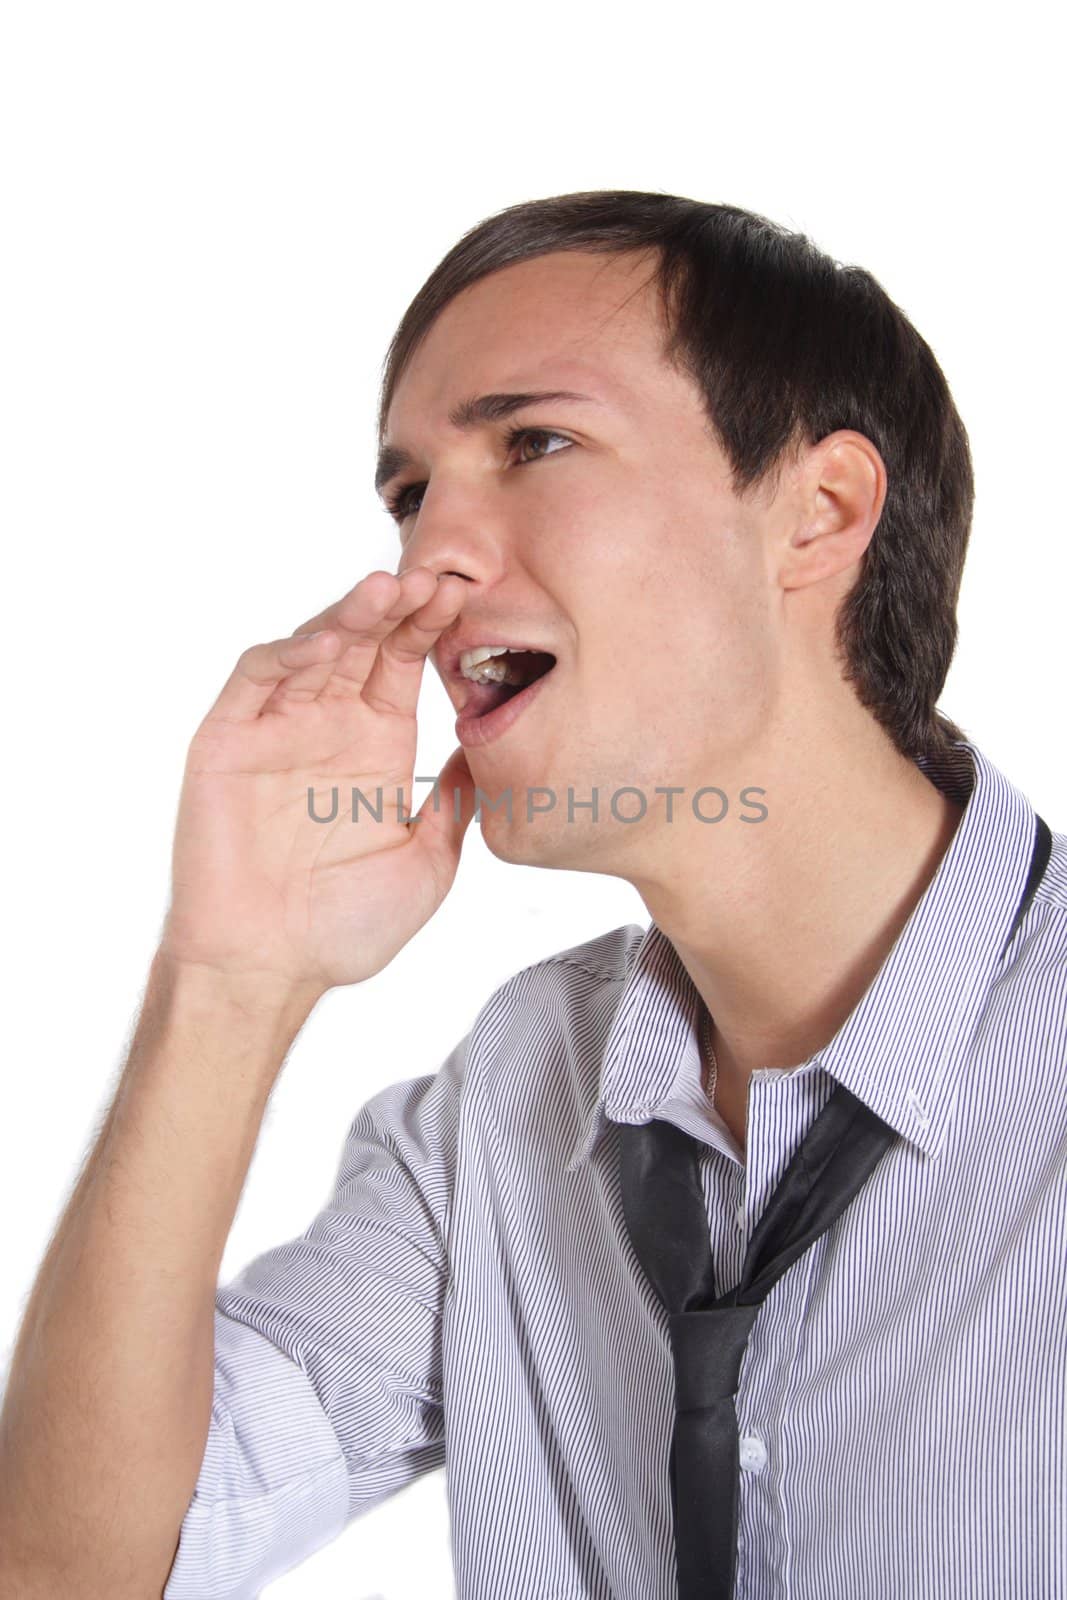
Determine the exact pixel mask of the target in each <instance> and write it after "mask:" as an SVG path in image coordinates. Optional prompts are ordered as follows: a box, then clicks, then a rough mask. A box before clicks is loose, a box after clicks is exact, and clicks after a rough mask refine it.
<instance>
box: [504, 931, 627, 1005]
mask: <svg viewBox="0 0 1067 1600" xmlns="http://www.w3.org/2000/svg"><path fill="white" fill-rule="evenodd" d="M647 931H648V930H647V929H645V928H642V927H640V926H639V925H638V924H637V923H635V922H627V923H622V924H621V925H620V926H619V927H617V928H609V929H608V930H607V931H606V932H604V933H598V934H596V935H595V937H593V938H592V939H586V940H585V941H584V942H583V943H582V944H572V945H568V946H567V948H566V949H564V950H555V951H553V953H552V954H551V955H548V956H541V957H540V958H539V959H538V960H537V961H531V962H530V964H529V965H528V966H525V967H521V968H520V969H519V970H518V971H517V972H513V973H512V975H511V977H510V978H507V979H505V981H504V982H503V983H502V984H500V985H498V987H497V988H496V989H495V990H494V991H493V994H492V995H491V997H490V1000H489V1002H488V1004H490V1005H491V1004H493V1003H494V1002H495V1001H497V1000H510V999H513V998H516V997H518V996H526V995H528V994H530V993H549V992H550V993H552V994H557V995H560V994H562V995H565V994H568V993H576V994H584V993H587V992H588V990H589V987H590V984H593V985H602V984H605V983H606V984H618V985H621V984H623V983H625V982H626V979H627V977H628V976H629V973H630V970H631V968H632V966H633V961H634V957H635V956H636V954H637V950H638V948H639V946H640V944H641V941H642V940H643V939H644V938H645V935H646V933H647Z"/></svg>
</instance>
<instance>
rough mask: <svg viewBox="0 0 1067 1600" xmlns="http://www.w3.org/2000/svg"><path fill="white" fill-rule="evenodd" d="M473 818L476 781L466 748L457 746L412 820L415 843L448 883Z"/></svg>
mask: <svg viewBox="0 0 1067 1600" xmlns="http://www.w3.org/2000/svg"><path fill="white" fill-rule="evenodd" d="M435 802H436V810H435V809H434V803H435ZM473 816H474V779H473V778H472V777H471V770H470V768H469V767H468V765H467V757H466V754H465V752H464V749H463V746H462V745H457V746H456V748H455V749H454V750H453V752H452V754H451V755H450V756H449V758H448V760H447V761H446V762H445V764H444V766H443V767H442V768H441V771H440V773H439V774H438V778H437V786H436V788H435V789H433V790H431V792H430V793H429V794H428V795H427V796H426V799H425V800H424V801H423V803H422V805H421V806H420V807H419V809H418V812H417V813H416V815H415V816H414V817H413V818H412V825H414V827H415V840H416V842H417V843H418V844H419V845H420V846H421V848H422V849H423V850H425V851H426V852H427V854H428V855H429V856H431V857H432V858H434V862H435V865H436V866H437V868H438V872H439V873H440V872H441V871H442V869H443V871H444V873H445V875H446V876H447V877H448V878H449V880H450V879H451V878H452V876H453V874H454V873H455V870H456V867H457V866H458V864H459V854H460V850H461V849H462V848H463V836H464V834H465V833H466V831H467V829H468V827H469V826H470V821H471V818H472V817H473Z"/></svg>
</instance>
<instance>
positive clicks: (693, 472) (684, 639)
mask: <svg viewBox="0 0 1067 1600" xmlns="http://www.w3.org/2000/svg"><path fill="white" fill-rule="evenodd" d="M653 267H654V257H652V256H651V255H650V254H646V253H641V254H640V255H636V254H632V253H631V254H628V255H626V256H605V255H597V254H593V253H586V252H580V253H579V252H561V253H557V254H553V255H548V256H542V257H539V258H537V259H535V260H532V261H525V262H520V263H518V264H516V265H514V266H510V267H506V268H503V269H502V270H500V271H498V272H496V273H494V274H492V275H491V276H490V277H487V278H484V279H482V280H481V281H480V282H478V283H476V284H474V285H473V286H472V287H471V288H469V289H467V290H465V291H464V292H463V293H462V294H461V295H459V296H458V297H457V298H456V299H454V300H453V301H452V302H451V303H450V304H449V305H448V306H446V308H445V309H444V311H443V312H441V314H440V315H439V316H438V318H437V320H436V321H435V322H434V324H433V325H432V327H431V329H430V331H429V333H428V335H427V336H426V338H425V340H424V341H423V343H422V344H421V345H420V346H419V348H418V349H417V350H416V352H415V354H414V356H413V357H412V359H411V361H410V363H409V365H408V367H407V368H406V370H405V371H404V373H403V375H402V377H401V379H400V381H399V383H398V385H397V387H396V390H395V393H394V396H393V400H392V403H391V406H390V410H389V415H388V418H387V425H386V430H385V435H384V443H385V444H387V445H391V446H399V447H401V448H403V449H404V450H406V451H407V452H408V453H409V454H410V455H411V457H412V458H413V460H412V464H411V465H410V466H408V467H407V468H405V469H403V470H401V471H400V472H399V473H398V474H397V476H396V478H395V479H394V480H393V481H392V482H391V483H389V484H388V485H387V486H386V490H385V492H386V493H388V494H389V495H390V497H392V496H393V495H395V494H397V493H398V492H399V491H401V490H402V489H403V488H404V487H406V486H408V485H412V486H415V485H421V486H423V487H419V488H414V487H413V488H412V490H411V492H410V494H409V495H408V505H407V510H406V514H404V515H403V516H402V518H401V520H400V522H399V524H398V531H399V536H400V541H401V546H402V559H401V562H400V568H401V570H406V569H407V568H409V567H412V566H419V565H425V566H429V567H431V568H432V569H433V570H434V571H436V572H438V573H444V572H446V571H453V572H458V573H460V574H462V575H463V577H465V578H466V579H467V581H468V585H467V586H468V593H467V600H466V603H465V604H464V607H463V610H462V611H461V612H460V615H459V618H458V620H457V622H456V623H455V624H454V625H453V627H452V628H450V629H449V630H448V632H447V633H446V634H445V635H443V636H442V638H441V640H440V641H439V643H438V645H437V647H436V648H435V650H434V652H433V660H434V662H435V665H436V667H437V669H438V671H439V672H441V673H442V677H443V679H444V681H445V684H446V688H447V689H448V692H449V695H450V697H451V699H452V701H453V704H454V705H456V707H457V709H459V706H460V704H461V702H462V700H463V698H464V695H465V693H466V692H467V691H468V690H469V688H470V685H469V684H466V683H464V682H463V681H462V680H461V681H459V682H456V681H455V680H452V679H449V678H448V677H447V676H446V673H445V670H444V669H445V667H446V665H447V662H448V661H449V659H450V658H451V656H452V654H453V651H454V646H455V644H456V643H457V642H462V643H464V644H465V645H470V646H474V645H477V644H481V643H485V644H498V643H499V644H505V643H508V642H509V641H513V642H515V643H517V644H530V645H537V646H540V647H541V648H543V649H544V650H546V651H551V652H552V654H554V655H555V657H556V665H555V667H554V668H553V669H552V671H551V673H550V674H549V675H548V677H546V678H545V680H544V681H543V683H542V684H541V686H540V689H539V690H538V692H537V694H536V695H535V696H534V697H532V698H531V700H530V703H529V704H528V706H527V707H526V709H524V710H523V711H522V713H521V714H520V715H519V716H518V717H517V719H516V720H515V721H514V723H513V724H512V725H511V726H510V727H508V728H507V730H506V731H505V732H504V733H502V734H501V735H500V736H499V737H497V738H495V739H493V740H492V741H491V742H488V743H474V744H469V745H468V747H467V760H468V764H469V766H470V770H471V773H472V776H473V778H474V780H475V783H476V784H477V785H478V786H479V787H480V788H481V789H482V790H483V791H484V793H485V794H487V795H490V796H493V797H497V796H499V795H500V794H501V793H502V792H503V791H505V790H507V789H510V791H511V794H512V820H511V821H510V822H509V821H508V820H507V817H506V815H505V813H504V809H503V807H501V808H500V809H499V810H497V811H492V810H489V809H488V808H483V810H482V812H481V826H482V830H483V835H484V837H485V840H486V843H487V845H488V846H489V848H490V849H491V850H492V851H493V852H494V853H495V854H497V855H498V856H500V857H501V858H503V859H507V860H511V861H519V862H526V863H529V864H536V865H545V866H558V867H570V868H577V869H584V870H592V871H601V872H608V873H612V874H617V875H619V876H622V877H631V880H632V881H635V880H636V879H637V878H638V877H639V876H640V873H641V870H642V866H641V861H642V853H646V854H647V853H648V852H652V853H653V854H654V853H655V852H656V851H657V850H661V849H662V848H663V846H664V843H665V840H666V838H667V836H670V835H672V834H673V833H674V829H672V828H671V827H667V828H666V829H665V830H664V823H665V820H666V817H667V804H668V802H667V800H666V798H665V797H664V796H662V795H659V796H658V795H656V793H655V789H656V787H657V786H668V785H673V786H680V787H682V788H684V790H685V793H684V794H683V795H681V796H677V797H675V800H674V802H673V804H674V808H675V816H676V817H677V816H678V812H679V807H685V808H688V807H689V804H690V799H691V796H692V794H693V793H694V792H695V791H696V790H697V789H699V788H701V787H703V786H705V785H712V784H718V785H719V786H720V787H722V788H723V789H724V790H726V791H727V793H728V795H729V799H730V804H731V806H732V807H733V808H735V812H736V808H737V807H738V805H739V799H738V794H737V792H736V786H739V785H742V784H744V783H746V782H747V783H759V781H760V780H759V776H758V772H757V771H756V770H755V769H753V770H752V771H751V772H750V771H747V770H746V756H748V757H751V755H752V754H753V753H754V752H755V751H756V749H757V747H758V736H759V733H760V730H761V728H762V727H764V724H765V720H766V718H767V716H768V712H769V709H770V706H771V703H772V700H773V697H774V691H775V671H776V667H775V659H776V652H775V637H776V635H775V631H774V623H775V609H774V590H775V586H774V584H773V582H772V579H771V573H770V570H769V562H768V558H767V543H766V540H765V537H764V527H765V523H766V519H767V513H766V511H765V510H764V509H763V508H762V507H761V504H760V502H759V501H758V500H753V501H746V502H744V503H742V502H741V501H740V500H738V499H737V498H736V497H735V496H734V495H733V494H732V493H731V490H730V487H729V474H728V469H727V465H726V460H725V457H724V455H723V453H722V451H721V449H720V448H719V447H718V445H717V444H716V443H715V442H713V438H712V435H711V432H710V429H709V427H708V424H707V422H706V418H705V415H704V412H703V409H702V404H701V396H700V393H699V390H698V389H697V388H696V386H695V385H694V384H693V383H692V382H691V381H690V380H689V379H688V378H687V377H684V376H683V375H682V374H681V373H680V372H678V371H677V370H675V369H674V368H672V367H671V366H669V365H668V364H667V363H666V362H665V360H664V358H663V355H662V353H661V351H662V345H663V340H664V335H665V329H664V325H663V323H662V320H661V312H660V306H659V297H658V290H657V289H656V287H655V284H654V283H653V282H652V281H651V272H652V269H653ZM557 389H567V390H573V391H577V392H578V393H580V394H582V395H586V396H588V397H589V399H587V400H584V401H579V400H566V401H564V400H559V401H554V402H539V403H537V404H532V405H526V406H524V407H523V408H522V409H521V410H519V411H518V412H516V413H515V414H514V415H511V416H509V417H507V418H506V419H505V420H503V421H496V422H492V423H479V424H476V425H475V426H473V427H470V428H469V429H466V430H459V429H457V428H455V427H454V426H452V425H451V424H450V422H449V421H448V414H449V412H450V410H452V408H453V407H455V406H457V405H458V404H459V403H460V402H461V401H463V400H467V399H470V398H473V397H476V396H480V395H484V394H490V393H501V392H506V393H511V392H516V391H518V392H528V391H531V390H557ZM520 425H521V426H524V427H528V428H530V429H540V430H545V432H546V433H547V434H548V435H549V436H548V437H546V438H542V437H539V436H535V437H534V438H532V439H527V440H520V441H519V442H518V443H517V444H515V445H513V446H512V447H511V448H510V449H509V448H508V446H507V444H506V442H505V436H506V434H507V433H508V431H509V430H510V429H514V428H516V427H518V426H520ZM557 435H558V437H557ZM628 786H629V787H633V788H637V789H639V790H640V791H641V792H642V794H643V796H644V799H645V803H646V807H647V809H646V810H645V813H644V817H643V819H642V820H641V821H636V822H619V821H617V820H615V818H614V817H613V816H612V814H611V805H610V802H611V797H612V795H613V794H614V793H615V791H617V790H619V789H621V788H624V787H628ZM731 786H735V787H734V788H733V790H732V791H731ZM536 788H547V789H550V790H552V791H553V792H554V794H555V796H556V804H555V808H554V810H552V811H551V812H549V813H548V814H537V813H536V812H535V814H534V815H533V817H532V819H529V820H528V817H527V795H528V792H529V791H531V790H534V789H536ZM594 789H595V790H597V791H599V794H598V802H599V815H598V818H597V820H595V821H594V820H593V814H592V812H591V811H590V810H589V808H588V807H585V808H583V809H577V810H575V811H574V812H573V820H570V819H568V791H571V792H572V794H573V798H574V801H575V803H576V804H578V803H580V802H582V801H588V800H590V799H591V798H592V794H593V791H594ZM448 802H449V803H451V797H448ZM543 803H545V796H543V795H537V796H535V797H534V804H535V806H536V805H540V804H543ZM617 805H618V810H619V812H620V814H621V815H623V816H624V817H632V816H635V815H636V814H637V813H639V812H640V811H641V801H640V800H639V799H638V797H637V796H635V795H632V794H631V795H622V796H620V797H619V799H618V802H617ZM703 805H704V808H705V810H706V812H707V813H708V814H710V816H711V817H714V816H715V815H716V814H717V811H718V810H719V809H720V806H721V802H719V801H717V800H716V798H715V797H714V796H711V797H709V798H708V799H707V800H706V801H704V802H703ZM686 814H687V815H690V814H689V813H688V809H687V811H686ZM675 826H676V827H677V826H678V823H676V824H675ZM683 826H684V824H683ZM712 831H713V829H711V828H709V827H707V826H704V827H703V828H702V829H701V832H702V834H703V836H705V837H706V836H707V834H708V833H709V832H712ZM678 837H679V838H680V837H681V835H680V834H679V835H678ZM646 864H647V863H646Z"/></svg>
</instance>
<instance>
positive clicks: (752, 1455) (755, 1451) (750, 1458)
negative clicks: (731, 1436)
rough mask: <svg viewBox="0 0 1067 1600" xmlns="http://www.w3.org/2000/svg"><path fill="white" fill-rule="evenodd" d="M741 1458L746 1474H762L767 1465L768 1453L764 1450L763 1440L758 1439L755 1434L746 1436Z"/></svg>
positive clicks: (743, 1441) (743, 1438) (743, 1439)
mask: <svg viewBox="0 0 1067 1600" xmlns="http://www.w3.org/2000/svg"><path fill="white" fill-rule="evenodd" d="M739 1458H740V1463H741V1466H742V1467H743V1468H744V1470H745V1471H746V1472H762V1471H763V1469H764V1467H765V1466H766V1465H767V1452H766V1450H765V1449H764V1448H763V1440H762V1439H759V1438H757V1437H756V1435H755V1434H754V1433H746V1434H744V1435H743V1437H742V1439H741V1448H740V1451H739Z"/></svg>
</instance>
